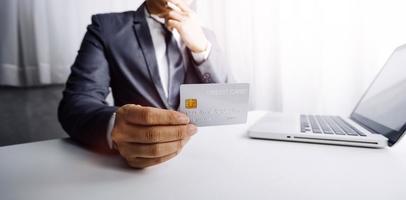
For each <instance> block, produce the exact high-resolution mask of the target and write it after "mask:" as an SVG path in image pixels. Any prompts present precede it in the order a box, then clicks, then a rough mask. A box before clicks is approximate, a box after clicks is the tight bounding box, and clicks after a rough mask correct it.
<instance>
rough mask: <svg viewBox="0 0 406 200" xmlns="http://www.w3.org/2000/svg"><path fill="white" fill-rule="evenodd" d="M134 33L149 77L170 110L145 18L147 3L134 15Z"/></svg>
mask: <svg viewBox="0 0 406 200" xmlns="http://www.w3.org/2000/svg"><path fill="white" fill-rule="evenodd" d="M134 31H135V34H136V37H137V40H138V43H139V44H140V46H141V50H142V53H143V55H144V58H145V62H146V63H147V67H148V71H149V76H150V78H151V80H152V81H153V83H154V85H155V89H156V90H157V92H158V94H159V96H160V98H161V100H162V102H163V104H164V105H165V107H166V109H169V108H170V107H169V105H168V101H167V98H166V96H165V93H164V90H163V87H162V83H161V78H160V76H159V71H158V63H157V60H156V56H155V48H154V44H153V42H152V38H151V33H150V30H149V27H148V23H147V21H146V18H145V3H144V4H142V5H141V6H140V7H139V8H138V10H137V11H136V12H135V14H134Z"/></svg>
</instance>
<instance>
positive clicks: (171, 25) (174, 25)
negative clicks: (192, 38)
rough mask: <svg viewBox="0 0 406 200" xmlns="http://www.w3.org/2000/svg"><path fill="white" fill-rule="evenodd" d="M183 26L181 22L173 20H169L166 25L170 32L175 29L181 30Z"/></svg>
mask: <svg viewBox="0 0 406 200" xmlns="http://www.w3.org/2000/svg"><path fill="white" fill-rule="evenodd" d="M181 25H182V23H181V22H179V21H176V20H172V19H170V20H168V21H167V23H166V27H167V28H168V29H169V30H173V29H176V30H180V27H181Z"/></svg>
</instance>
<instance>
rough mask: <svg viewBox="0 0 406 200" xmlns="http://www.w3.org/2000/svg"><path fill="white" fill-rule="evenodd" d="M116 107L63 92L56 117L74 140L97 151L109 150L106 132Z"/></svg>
mask: <svg viewBox="0 0 406 200" xmlns="http://www.w3.org/2000/svg"><path fill="white" fill-rule="evenodd" d="M116 110H117V108H116V107H111V106H108V105H107V104H105V103H103V102H102V101H99V100H97V99H94V98H91V97H86V96H82V95H69V94H68V95H67V94H66V93H65V94H64V98H63V99H62V101H61V103H60V105H59V109H58V118H59V121H60V123H61V125H62V127H63V128H64V130H65V131H66V132H67V133H68V134H69V135H70V137H71V138H72V139H74V140H75V141H77V142H79V143H81V144H84V145H85V146H88V147H90V148H92V149H95V150H97V151H103V152H105V151H109V150H110V148H109V146H108V142H107V138H106V134H107V126H108V123H109V120H110V118H111V116H112V115H113V113H114V112H115V111H116Z"/></svg>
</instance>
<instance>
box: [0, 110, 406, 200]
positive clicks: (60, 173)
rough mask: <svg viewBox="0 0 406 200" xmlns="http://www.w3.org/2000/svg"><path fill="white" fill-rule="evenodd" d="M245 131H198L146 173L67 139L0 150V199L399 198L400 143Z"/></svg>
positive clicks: (403, 194) (404, 153)
mask: <svg viewBox="0 0 406 200" xmlns="http://www.w3.org/2000/svg"><path fill="white" fill-rule="evenodd" d="M262 114H263V113H262V112H251V113H250V117H249V124H252V122H253V121H255V120H257V119H258V117H260V116H261V115H262ZM247 127H248V125H237V126H224V127H210V128H200V129H199V133H198V134H197V135H195V136H194V137H193V138H192V140H191V141H190V143H189V144H188V145H187V146H186V147H185V149H184V150H183V152H182V153H181V154H180V155H179V156H178V157H177V158H175V159H173V160H171V161H169V162H167V163H164V164H162V165H159V166H156V167H152V168H148V169H146V170H133V169H129V168H127V167H125V164H123V162H122V160H121V159H119V158H117V157H115V156H103V155H99V154H96V153H93V152H89V151H87V150H85V149H83V148H80V147H78V146H76V145H75V144H73V143H72V142H69V141H67V140H53V141H46V142H39V143H31V144H24V145H16V146H9V147H3V148H0V159H1V161H0V199H4V200H14V199H33V200H37V199H38V200H48V199H49V200H55V199H58V200H62V199H69V200H72V199H75V200H77V199H86V200H88V199H97V200H102V199H114V200H120V199H137V200H147V199H157V200H158V199H159V200H163V199H176V200H180V199H188V200H190V199H204V200H212V199H233V200H235V199H294V200H298V199H312V200H313V199H340V200H342V199H380V200H382V199H402V200H404V199H406V142H405V141H404V140H403V142H400V143H399V144H398V145H397V146H395V147H393V148H390V149H389V148H388V149H366V148H355V147H341V146H327V145H318V144H304V143H290V142H278V141H266V140H252V139H248V138H247V137H246V129H247Z"/></svg>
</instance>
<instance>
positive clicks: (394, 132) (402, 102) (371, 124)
mask: <svg viewBox="0 0 406 200" xmlns="http://www.w3.org/2000/svg"><path fill="white" fill-rule="evenodd" d="M351 119H353V120H354V121H357V122H358V123H360V124H361V125H362V126H364V127H365V128H367V129H369V130H370V131H372V132H375V133H379V134H383V135H385V136H386V137H387V138H388V139H389V142H388V143H389V145H390V146H392V145H393V144H395V143H396V142H397V141H398V140H399V138H400V137H401V136H402V135H403V133H404V132H405V129H406V45H405V46H402V47H399V48H398V49H396V50H395V51H394V53H393V54H392V55H391V57H390V58H389V60H388V61H387V63H386V64H385V66H384V67H383V69H382V70H381V72H380V73H379V75H378V76H377V77H376V79H375V80H374V82H373V83H372V84H371V86H370V87H369V89H368V90H367V92H366V93H365V94H364V96H363V97H362V98H361V100H360V102H359V103H358V105H357V106H356V108H355V109H354V111H353V113H352V114H351Z"/></svg>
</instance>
